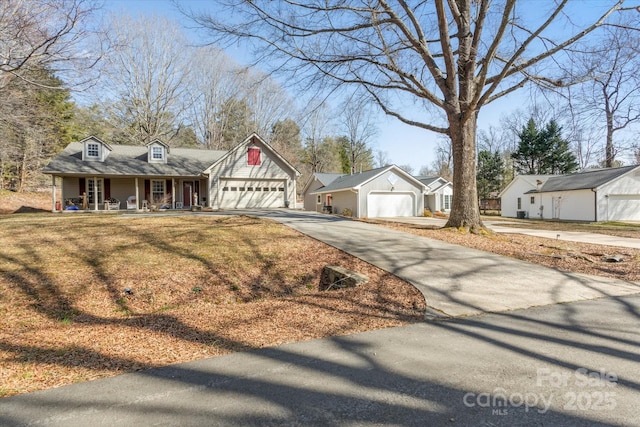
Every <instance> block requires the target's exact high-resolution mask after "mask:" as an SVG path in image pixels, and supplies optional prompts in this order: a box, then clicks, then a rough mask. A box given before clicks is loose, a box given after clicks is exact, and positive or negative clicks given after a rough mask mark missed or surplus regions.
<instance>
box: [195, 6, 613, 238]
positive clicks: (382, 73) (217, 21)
mask: <svg viewBox="0 0 640 427" xmlns="http://www.w3.org/2000/svg"><path fill="white" fill-rule="evenodd" d="M225 3H227V4H230V6H229V8H228V9H227V10H224V11H222V12H221V11H220V10H218V11H217V13H216V15H215V16H214V15H211V14H206V13H204V14H203V13H200V14H191V16H192V18H194V19H195V21H196V22H198V23H200V24H201V25H202V26H203V27H205V28H208V29H210V30H211V32H212V33H213V34H215V35H216V41H220V42H227V43H235V42H237V41H238V40H245V41H248V42H250V43H252V45H253V46H254V47H255V48H256V49H255V53H256V59H257V60H261V59H262V60H265V61H268V62H270V63H271V64H273V67H274V71H280V72H286V73H288V75H289V76H290V77H294V78H296V79H297V80H298V81H300V83H301V84H302V85H303V87H304V88H307V89H308V88H311V87H313V86H319V87H325V88H326V85H327V84H333V86H335V85H356V86H358V87H359V88H361V89H363V90H365V91H366V92H367V93H368V94H369V96H370V97H371V99H373V100H374V101H375V102H377V103H378V105H379V106H380V108H381V109H382V110H383V111H384V112H385V113H386V114H388V115H391V116H393V117H396V118H397V119H399V120H401V121H403V122H405V123H408V124H410V125H414V126H418V127H421V128H423V129H427V130H431V131H434V132H438V133H442V134H445V135H448V136H449V137H450V138H451V141H452V145H453V163H454V177H453V183H454V199H453V206H452V211H451V215H450V217H449V221H448V225H449V226H454V227H466V228H469V229H470V230H472V231H477V230H479V229H480V228H481V227H482V222H481V220H480V214H479V210H478V202H477V194H476V182H475V181H476V170H475V169H476V166H475V158H476V147H475V141H476V123H477V117H478V113H479V111H480V109H481V108H482V107H483V106H484V105H486V104H488V103H491V102H493V101H495V100H496V99H499V98H501V97H503V96H505V95H508V94H510V93H512V92H514V91H516V90H518V89H520V88H522V87H523V86H524V85H525V84H526V83H527V82H528V81H530V80H532V79H536V78H543V79H546V80H548V81H550V82H554V81H556V80H555V76H554V75H552V74H548V72H549V70H553V69H554V68H555V67H554V62H553V60H556V61H562V58H561V56H562V55H563V52H564V50H565V49H566V48H567V47H570V46H572V45H573V44H575V43H576V42H577V41H579V40H580V39H582V38H584V37H585V36H587V35H588V34H590V33H592V32H593V31H594V30H595V29H597V28H598V27H601V26H602V25H603V24H605V23H606V21H607V19H609V18H610V16H611V14H612V13H614V12H615V11H619V10H623V6H622V4H623V2H622V1H617V2H615V3H614V4H613V5H600V6H603V7H601V8H600V9H601V10H600V11H599V13H598V16H595V17H594V18H593V19H591V20H590V21H588V20H583V19H570V18H569V16H570V12H568V11H566V10H565V9H566V8H567V4H568V0H557V1H553V2H551V1H549V2H544V3H540V2H535V3H534V2H523V3H519V4H522V5H523V7H516V0H505V1H502V2H493V1H490V0H449V1H444V0H434V1H422V2H411V3H409V2H406V1H397V2H396V1H394V2H391V1H388V0H363V1H360V2H357V3H356V2H344V1H342V0H309V1H305V2H299V1H297V0H282V1H279V2H253V1H242V0H235V1H229V2H225ZM527 6H529V7H535V8H536V13H530V12H531V11H530V10H526V7H527ZM543 9H547V10H546V11H545V10H543ZM527 12H529V13H527ZM545 12H546V13H545ZM230 16H231V17H233V19H227V17H230ZM221 17H224V19H222V18H221ZM571 18H575V16H572V17H571ZM578 21H579V22H580V24H574V22H578ZM541 70H547V74H544V75H542V71H541ZM411 102H413V103H414V104H415V107H414V108H406V106H407V104H411ZM429 106H435V107H436V108H437V109H439V110H441V111H442V112H443V113H444V115H445V116H446V125H439V124H438V123H436V122H434V121H433V116H432V114H430V111H429V110H428V107H429Z"/></svg>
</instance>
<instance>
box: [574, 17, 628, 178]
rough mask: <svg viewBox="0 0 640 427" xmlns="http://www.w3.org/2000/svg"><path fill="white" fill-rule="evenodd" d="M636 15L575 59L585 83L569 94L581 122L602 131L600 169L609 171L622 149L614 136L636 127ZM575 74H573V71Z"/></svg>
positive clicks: (605, 34)
mask: <svg viewBox="0 0 640 427" xmlns="http://www.w3.org/2000/svg"><path fill="white" fill-rule="evenodd" d="M638 27H640V14H637V15H635V16H633V19H626V20H625V21H623V22H622V23H620V25H616V26H613V27H608V28H606V29H605V31H604V34H603V36H602V37H601V38H600V39H598V40H597V44H596V45H595V46H592V47H587V48H586V49H585V51H582V52H580V54H579V55H576V57H577V60H576V61H575V63H577V64H578V66H579V67H580V68H579V70H577V74H578V75H579V76H580V78H582V79H584V80H586V81H585V83H583V84H582V85H580V86H579V87H577V88H575V89H573V90H572V91H570V92H569V98H570V101H571V103H572V104H576V103H577V106H576V108H577V110H578V112H579V115H580V116H581V118H582V121H583V122H586V124H587V125H590V126H594V127H596V128H598V129H604V130H605V135H606V143H605V146H604V162H603V163H604V166H605V167H613V166H614V165H615V163H616V162H615V160H616V155H617V154H618V152H619V151H620V150H621V149H622V148H623V147H621V146H620V141H617V142H616V141H615V140H614V138H615V134H616V133H618V132H619V131H622V130H624V129H626V128H628V127H629V126H631V125H634V124H636V123H640V74H638V68H640V56H639V54H640V51H639V50H638V44H639V43H640V34H639V32H638ZM574 72H575V71H574Z"/></svg>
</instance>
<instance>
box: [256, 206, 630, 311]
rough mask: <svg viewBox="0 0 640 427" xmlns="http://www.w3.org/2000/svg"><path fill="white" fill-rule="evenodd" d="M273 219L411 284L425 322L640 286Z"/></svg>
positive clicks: (380, 230) (314, 218) (373, 233)
mask: <svg viewBox="0 0 640 427" xmlns="http://www.w3.org/2000/svg"><path fill="white" fill-rule="evenodd" d="M245 213H249V214H252V215H256V216H260V217H264V218H270V219H272V220H275V221H278V222H280V223H282V224H284V225H286V226H288V227H291V228H293V229H295V230H298V231H300V232H301V233H303V234H306V235H308V236H310V237H313V238H315V239H317V240H319V241H321V242H324V243H327V244H329V245H331V246H334V247H336V248H338V249H340V250H343V251H345V252H347V253H349V254H351V255H353V256H356V257H358V258H361V259H363V260H364V261H367V262H369V263H370V264H373V265H375V266H377V267H379V268H382V269H384V270H386V271H388V272H390V273H393V274H395V275H396V276H398V277H400V278H402V279H404V280H406V281H408V282H409V283H411V284H413V285H414V286H415V287H416V288H418V289H419V290H420V291H421V292H422V294H423V295H424V297H425V299H426V302H427V306H428V307H429V312H428V313H427V314H428V315H431V316H469V315H475V314H479V313H484V312H501V311H508V310H516V309H521V308H528V307H534V306H543V305H549V304H557V303H565V302H572V301H579V300H588V299H595V298H602V297H612V296H621V295H629V294H635V293H640V284H638V283H632V282H626V281H621V280H616V279H609V278H604V277H596V276H589V275H584V274H577V273H571V272H565V271H559V270H555V269H552V268H548V267H544V266H541V265H538V264H532V263H528V262H524V261H520V260H516V259H512V258H508V257H504V256H501V255H496V254H492V253H488V252H483V251H479V250H476V249H471V248H466V247H463V246H458V245H453V244H449V243H445V242H441V241H438V240H433V239H429V238H426V237H420V236H416V235H413V234H409V233H404V232H400V231H395V230H390V229H388V228H384V227H380V226H377V225H375V224H368V223H364V222H360V221H354V220H350V219H347V218H343V217H338V216H333V215H325V214H318V213H315V212H305V211H294V210H284V209H283V210H271V211H246V212H245Z"/></svg>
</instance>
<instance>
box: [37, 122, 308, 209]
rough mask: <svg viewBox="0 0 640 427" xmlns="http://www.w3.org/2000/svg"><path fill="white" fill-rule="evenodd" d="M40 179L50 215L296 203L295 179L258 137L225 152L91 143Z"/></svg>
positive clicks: (64, 156)
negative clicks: (46, 181) (46, 184)
mask: <svg viewBox="0 0 640 427" xmlns="http://www.w3.org/2000/svg"><path fill="white" fill-rule="evenodd" d="M43 173H45V174H49V175H51V176H52V187H53V188H52V190H53V191H52V210H53V211H59V210H61V209H65V208H75V209H77V208H78V207H77V205H79V204H82V208H84V209H90V210H103V209H121V208H127V209H137V210H139V209H143V208H146V207H152V206H156V207H158V208H167V209H183V208H190V207H192V206H206V207H211V208H216V209H234V208H239V209H241V208H275V207H285V206H288V205H289V204H290V203H294V202H295V197H296V178H297V177H298V176H299V175H300V173H299V172H298V171H297V170H296V168H295V167H293V166H292V165H291V164H290V163H289V162H288V161H287V160H285V159H284V158H283V157H282V156H280V155H279V154H278V153H277V152H276V151H275V150H274V149H273V148H272V147H271V146H270V145H269V144H268V143H266V142H265V141H264V140H263V139H262V138H260V137H259V136H258V135H257V134H252V135H250V136H249V137H248V138H247V139H245V140H244V141H242V142H241V143H239V144H237V145H236V146H235V147H233V148H232V149H230V150H228V151H217V150H200V149H189V148H174V147H169V146H168V145H167V144H165V143H163V142H162V141H160V140H155V141H152V142H150V143H148V144H146V145H144V146H143V145H140V146H131V145H112V144H108V143H106V142H104V141H102V140H100V139H99V138H96V137H95V136H90V137H88V138H85V139H83V140H82V141H80V142H74V143H71V144H69V145H68V146H67V147H66V148H65V149H64V150H63V151H62V152H61V153H60V154H58V156H56V157H55V158H54V159H53V160H52V161H51V162H50V163H49V164H48V165H47V166H46V167H45V168H44V169H43ZM58 181H60V182H58ZM58 185H60V191H59V193H60V194H61V196H60V199H59V200H58V199H57V196H56V194H57V193H58V191H56V190H57V186H58ZM74 205H76V206H74Z"/></svg>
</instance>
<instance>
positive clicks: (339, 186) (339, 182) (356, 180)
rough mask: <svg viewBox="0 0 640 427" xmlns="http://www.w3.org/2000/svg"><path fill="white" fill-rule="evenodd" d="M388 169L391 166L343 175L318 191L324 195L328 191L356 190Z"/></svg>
mask: <svg viewBox="0 0 640 427" xmlns="http://www.w3.org/2000/svg"><path fill="white" fill-rule="evenodd" d="M388 168H389V166H385V167H382V168H377V169H371V170H368V171H364V172H360V173H356V174H353V175H341V176H339V177H337V178H336V179H334V180H333V181H332V182H331V183H330V184H329V185H325V186H324V187H322V188H319V189H318V190H317V191H318V192H323V193H324V192H326V191H340V190H348V189H350V188H354V187H357V186H358V185H361V184H364V183H365V182H367V181H368V180H370V179H371V178H373V177H374V176H376V175H378V174H379V173H380V172H382V171H383V170H385V169H388Z"/></svg>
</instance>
